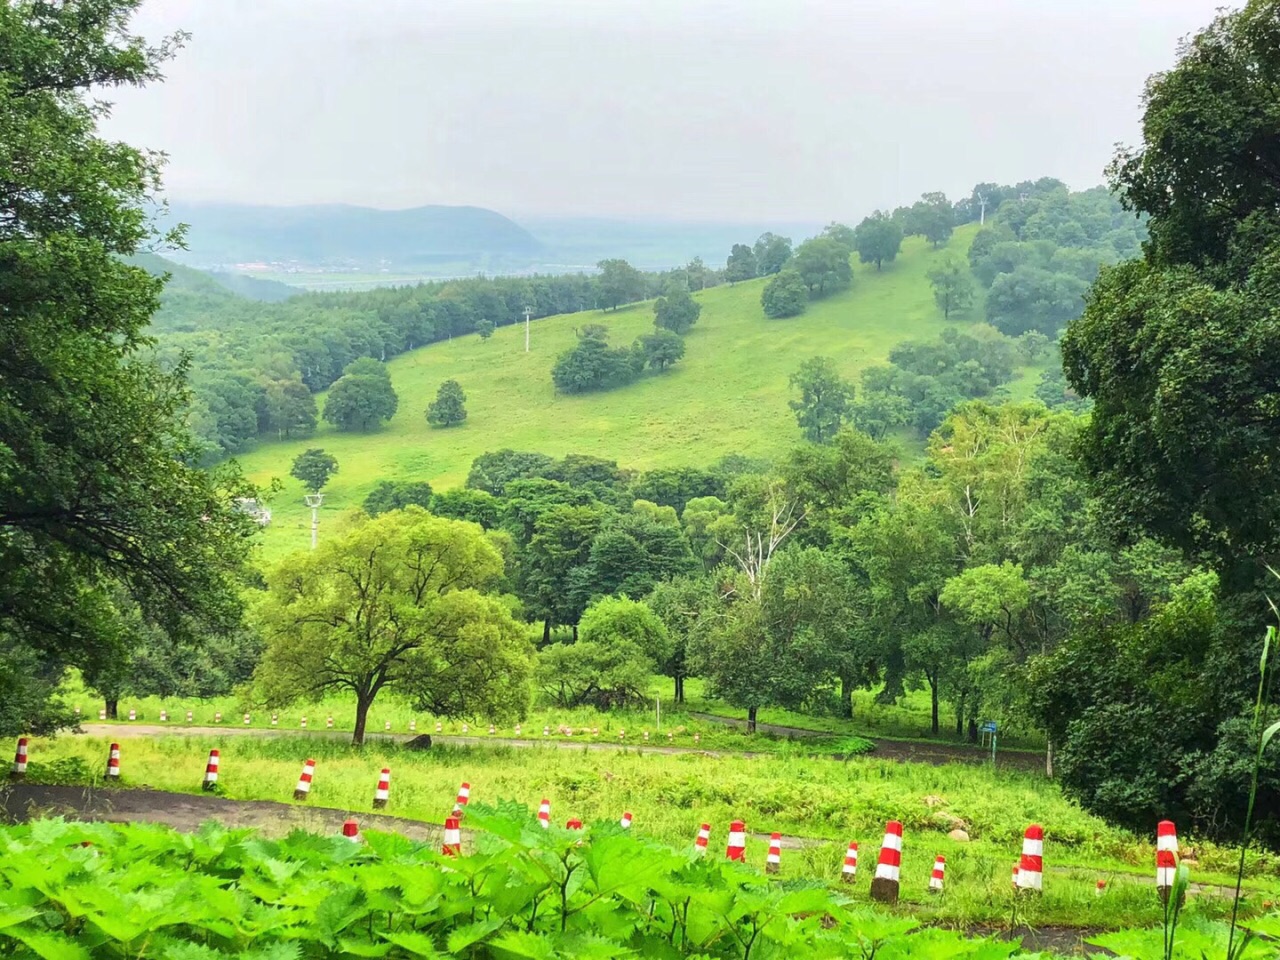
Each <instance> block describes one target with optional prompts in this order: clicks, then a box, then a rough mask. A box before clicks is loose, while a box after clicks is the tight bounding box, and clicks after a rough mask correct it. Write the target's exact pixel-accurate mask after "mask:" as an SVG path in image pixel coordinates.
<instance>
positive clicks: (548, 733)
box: [542, 727, 551, 737]
mask: <svg viewBox="0 0 1280 960" xmlns="http://www.w3.org/2000/svg"><path fill="white" fill-rule="evenodd" d="M542 735H543V736H544V737H549V736H551V728H550V727H543V728H542Z"/></svg>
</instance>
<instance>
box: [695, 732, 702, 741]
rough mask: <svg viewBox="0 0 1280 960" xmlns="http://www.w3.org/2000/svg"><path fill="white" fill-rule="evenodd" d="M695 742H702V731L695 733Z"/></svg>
mask: <svg viewBox="0 0 1280 960" xmlns="http://www.w3.org/2000/svg"><path fill="white" fill-rule="evenodd" d="M693 742H694V743H701V742H702V734H700V733H695V734H694V735H693Z"/></svg>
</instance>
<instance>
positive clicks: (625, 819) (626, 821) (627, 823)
mask: <svg viewBox="0 0 1280 960" xmlns="http://www.w3.org/2000/svg"><path fill="white" fill-rule="evenodd" d="M618 826H620V827H621V828H622V829H623V830H630V829H631V811H630V810H627V811H626V812H624V813H623V814H622V819H621V820H619V821H618Z"/></svg>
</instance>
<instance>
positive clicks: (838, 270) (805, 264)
mask: <svg viewBox="0 0 1280 960" xmlns="http://www.w3.org/2000/svg"><path fill="white" fill-rule="evenodd" d="M849 254H850V251H849V249H848V248H846V247H845V246H844V245H843V244H842V243H840V242H838V241H836V240H833V239H831V238H830V237H815V238H813V239H812V240H806V241H805V242H804V243H802V244H800V246H799V247H798V248H797V249H796V254H795V256H794V257H792V258H791V264H790V269H792V270H795V272H796V273H798V274H799V275H800V279H801V280H803V281H804V285H805V286H806V287H808V288H809V296H810V297H825V296H827V295H828V294H831V293H834V292H835V291H837V290H843V289H844V288H845V287H847V286H849V284H850V283H852V282H853V268H852V267H850V266H849Z"/></svg>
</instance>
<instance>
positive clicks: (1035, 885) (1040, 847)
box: [1018, 823, 1044, 893]
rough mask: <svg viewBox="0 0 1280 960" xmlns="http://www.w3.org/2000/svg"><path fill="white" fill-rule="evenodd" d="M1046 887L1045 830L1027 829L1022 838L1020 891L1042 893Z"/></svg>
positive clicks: (1019, 866)
mask: <svg viewBox="0 0 1280 960" xmlns="http://www.w3.org/2000/svg"><path fill="white" fill-rule="evenodd" d="M1043 887H1044V828H1043V827H1041V826H1040V824H1038V823H1033V824H1031V826H1029V827H1027V832H1026V834H1024V835H1023V838H1022V859H1021V860H1020V861H1019V862H1018V889H1019V890H1035V891H1036V892H1037V893H1038V892H1040V891H1041V890H1042V889H1043Z"/></svg>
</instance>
